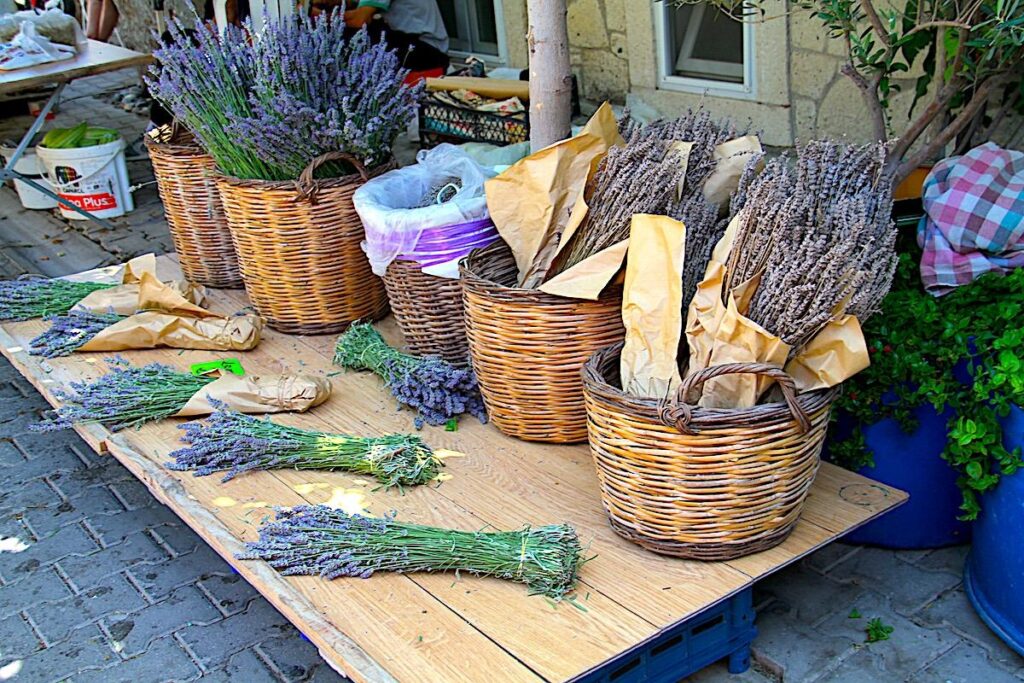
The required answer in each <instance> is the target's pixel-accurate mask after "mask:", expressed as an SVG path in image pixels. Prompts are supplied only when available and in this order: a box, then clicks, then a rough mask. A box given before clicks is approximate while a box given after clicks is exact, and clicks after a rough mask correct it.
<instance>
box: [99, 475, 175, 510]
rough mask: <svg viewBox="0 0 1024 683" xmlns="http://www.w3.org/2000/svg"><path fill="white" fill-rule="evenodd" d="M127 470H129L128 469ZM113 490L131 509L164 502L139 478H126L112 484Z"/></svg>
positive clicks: (123, 503) (158, 504)
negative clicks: (154, 495)
mask: <svg viewBox="0 0 1024 683" xmlns="http://www.w3.org/2000/svg"><path fill="white" fill-rule="evenodd" d="M126 471H127V470H126ZM110 489H111V491H113V492H114V495H115V496H117V498H118V500H120V501H121V504H122V505H124V506H125V507H126V508H127V509H129V510H138V509H140V508H148V507H154V506H162V505H163V504H162V503H161V502H160V501H158V500H157V499H156V498H154V497H153V494H152V493H150V492H149V489H147V488H146V486H145V485H144V484H143V483H142V482H140V481H139V480H138V479H134V478H133V479H125V480H124V481H118V482H115V483H113V484H111V485H110Z"/></svg>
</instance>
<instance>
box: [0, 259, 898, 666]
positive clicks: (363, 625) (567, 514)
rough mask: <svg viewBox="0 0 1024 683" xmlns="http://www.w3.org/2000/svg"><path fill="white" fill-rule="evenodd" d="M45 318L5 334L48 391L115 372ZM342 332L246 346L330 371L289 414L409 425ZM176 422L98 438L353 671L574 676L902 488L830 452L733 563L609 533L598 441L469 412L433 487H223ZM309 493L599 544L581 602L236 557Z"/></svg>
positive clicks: (289, 479) (268, 364) (499, 587)
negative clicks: (755, 549) (57, 345)
mask: <svg viewBox="0 0 1024 683" xmlns="http://www.w3.org/2000/svg"><path fill="white" fill-rule="evenodd" d="M158 271H159V272H160V274H161V276H162V277H165V278H166V277H171V276H173V275H175V274H176V265H175V264H174V262H173V260H171V259H167V258H161V259H160V260H159V263H158ZM211 299H212V300H211V301H210V302H209V303H208V305H209V307H210V308H212V309H214V310H217V311H219V312H222V313H233V312H235V311H238V310H240V309H241V308H244V307H245V306H247V305H248V301H247V299H246V298H245V296H244V294H243V293H241V292H225V291H213V292H211ZM45 327H46V324H44V323H41V322H39V321H30V322H25V323H16V324H9V325H5V326H2V328H0V334H3V335H4V336H0V342H2V343H3V344H2V347H0V348H3V349H5V351H4V353H5V355H7V356H8V357H10V358H11V359H12V362H14V363H15V365H16V366H17V367H18V368H19V369H20V370H21V371H22V372H23V373H25V374H26V376H30V381H33V383H34V384H36V385H37V386H40V387H41V389H42V390H43V393H44V396H46V397H47V399H48V400H51V402H52V401H53V394H52V390H53V387H55V386H66V384H67V382H69V381H72V380H78V379H81V378H94V377H96V376H98V375H99V374H101V373H102V372H104V371H105V370H106V364H105V363H104V362H103V360H102V358H103V354H77V355H75V356H72V357H70V358H65V359H54V360H53V361H40V360H39V359H35V358H31V357H29V356H27V354H26V353H24V351H23V348H24V347H25V346H26V345H27V341H28V340H29V339H31V337H32V336H34V335H35V334H37V333H38V332H40V331H42V330H43V329H45ZM380 327H381V328H382V330H383V331H384V333H385V335H386V336H387V337H388V338H389V339H391V340H393V341H397V340H398V339H399V337H398V336H397V331H396V329H395V326H394V324H393V322H391V321H385V322H384V323H383V324H382V325H381V326H380ZM333 343H334V337H333V336H321V337H291V336H286V335H281V334H279V333H277V332H275V331H273V330H267V331H266V334H265V336H264V340H263V342H262V343H261V345H260V346H259V347H258V348H257V349H255V350H253V351H250V352H247V353H246V354H244V355H243V356H241V358H242V361H243V363H244V365H245V367H246V368H247V370H249V371H250V372H254V373H256V372H264V373H265V372H283V371H292V372H307V373H312V374H321V375H327V376H330V378H331V382H332V384H333V386H334V397H333V398H332V399H331V400H330V401H329V402H327V403H326V404H324V405H322V406H320V407H318V408H317V409H315V410H314V411H312V412H311V413H308V414H305V415H289V414H286V415H280V416H275V417H274V420H275V421H278V422H281V423H284V424H291V425H295V426H301V427H305V428H313V429H322V430H330V431H345V432H351V433H358V434H363V435H373V434H381V433H386V432H394V431H405V432H408V431H410V426H411V422H412V415H411V413H409V412H406V411H402V412H399V411H396V410H395V403H394V401H393V400H392V399H391V397H390V396H389V395H388V394H387V392H386V390H385V389H384V388H383V387H382V385H381V382H380V381H379V380H378V379H377V378H376V377H374V376H372V375H370V374H368V373H350V372H342V371H340V369H338V368H335V367H332V366H331V365H330V358H331V355H332V354H333ZM19 346H20V347H22V348H21V349H19V348H18V347H19ZM7 349H15V350H14V351H9V350H7ZM126 355H128V356H129V357H130V359H131V361H132V362H133V363H134V364H144V363H147V362H152V361H160V362H164V363H167V364H170V365H173V366H176V367H179V368H182V369H185V368H187V367H188V366H189V365H190V364H191V363H194V362H198V361H201V360H209V359H210V358H213V357H216V356H217V355H219V354H215V353H211V352H204V351H183V352H178V351H173V350H156V351H140V352H131V353H130V354H126ZM222 355H238V354H222ZM44 367H45V368H46V369H45V370H44ZM33 376H35V377H36V379H35V380H32V377H33ZM44 380H46V381H44ZM177 422H180V421H177V420H167V421H162V422H160V423H157V424H152V425H147V426H145V427H143V428H142V429H141V430H138V431H131V432H126V433H122V434H119V435H116V436H111V435H109V434H106V433H105V430H102V429H100V430H99V432H98V433H97V434H94V435H93V439H94V440H95V439H102V441H101V443H100V445H102V443H108V444H109V446H110V449H111V452H112V453H113V454H114V455H115V457H118V458H119V459H120V460H121V461H122V462H124V463H125V465H126V466H127V467H128V468H129V469H131V470H132V471H133V473H135V474H136V476H138V477H139V478H140V479H142V480H143V481H145V482H146V483H147V485H148V486H150V488H151V490H152V491H153V492H154V495H155V496H157V497H158V498H159V499H161V500H163V501H165V502H167V503H168V504H169V505H170V506H171V507H172V508H173V509H174V510H175V511H176V512H178V514H179V515H181V516H182V518H183V519H185V520H186V522H187V523H189V524H190V525H191V526H192V527H193V528H195V529H196V531H197V532H198V533H200V535H202V536H203V537H204V538H206V539H207V540H208V541H209V542H210V543H211V545H213V546H214V547H215V548H216V549H217V550H218V552H221V553H222V554H223V555H224V556H225V557H226V559H228V561H229V562H231V563H232V564H233V565H234V566H236V567H237V568H238V569H239V571H240V572H241V573H242V574H243V576H245V577H246V578H247V579H249V580H250V581H251V582H253V584H254V585H255V586H256V587H257V588H258V589H259V590H260V591H261V592H262V593H263V594H264V595H266V596H267V597H268V599H270V600H271V602H273V603H274V604H275V605H276V606H277V607H278V608H279V609H281V611H282V612H283V613H284V614H285V615H286V616H287V617H288V618H289V619H291V620H293V621H294V622H295V623H296V624H297V625H298V626H299V627H300V628H301V629H303V630H304V631H305V632H306V633H307V635H308V636H309V637H310V638H311V639H312V640H313V641H314V642H315V643H316V644H317V646H318V647H320V648H321V649H322V651H323V653H324V655H325V657H327V659H328V660H329V661H332V662H333V663H334V664H335V665H336V666H338V668H339V669H340V670H342V671H343V672H344V673H346V674H347V675H349V676H352V677H354V678H356V679H357V680H388V679H389V678H390V677H393V678H397V679H399V680H438V679H443V680H479V679H481V678H484V677H488V678H491V677H497V678H498V680H537V679H538V676H540V677H542V678H544V679H548V680H564V679H567V678H571V677H573V676H576V675H578V674H581V673H583V672H586V671H589V670H593V669H594V668H596V667H599V666H600V665H601V664H602V663H604V662H606V661H608V660H610V659H613V658H615V657H617V656H618V655H620V654H621V653H623V652H627V651H629V650H630V649H633V648H635V647H637V646H638V645H639V644H641V643H643V642H644V641H646V640H649V639H650V638H653V637H655V636H657V635H658V634H659V633H662V632H664V631H665V630H666V629H668V628H671V627H672V626H674V625H676V624H678V623H680V622H682V621H685V620H686V619H687V618H688V617H690V616H692V615H693V614H695V613H696V612H698V611H700V610H702V609H704V608H706V607H708V606H710V605H713V604H715V603H717V602H719V601H721V600H724V599H726V598H727V597H728V596H729V595H731V594H733V593H735V592H737V591H739V590H741V589H742V588H744V587H746V586H749V585H750V583H751V582H752V580H753V579H754V578H757V577H760V576H764V575H766V574H768V573H770V572H772V571H775V570H777V569H778V568H780V567H782V566H785V565H786V564H788V563H789V562H792V561H794V560H795V559H797V558H799V557H801V556H803V555H804V554H806V553H808V552H811V551H812V550H814V549H816V548H818V547H821V546H822V545H824V544H825V543H827V542H829V541H831V540H833V539H835V538H836V537H838V536H839V535H841V534H842V533H844V532H845V531H847V530H849V529H852V528H854V527H856V526H857V525H859V524H862V523H864V522H866V521H868V520H870V519H872V518H873V517H875V516H877V515H878V514H881V513H882V512H884V511H885V510H888V509H890V508H891V507H893V506H895V505H897V504H899V503H900V502H902V501H903V500H905V498H906V495H905V494H903V493H902V492H898V491H895V490H893V489H890V488H888V487H885V486H882V485H879V484H876V483H874V482H870V481H869V480H866V479H864V478H863V477H859V476H858V475H855V474H853V473H849V472H845V471H843V470H840V469H838V468H835V467H833V466H831V465H827V464H826V465H823V466H822V469H821V472H820V473H819V476H818V479H817V481H816V483H815V486H814V488H813V489H812V493H811V495H810V496H809V498H808V501H807V504H806V507H805V510H804V514H803V516H802V518H801V522H800V524H799V525H798V526H797V528H796V530H795V531H794V533H793V534H792V536H791V537H790V538H789V539H788V540H787V541H786V542H785V543H783V544H782V545H780V546H778V547H777V548H774V549H772V550H769V551H766V552H764V553H759V554H757V555H753V556H750V557H747V558H741V559H740V560H734V561H731V562H718V563H703V562H692V561H684V560H679V559H674V558H666V557H662V556H658V555H655V554H652V553H649V552H647V551H644V550H642V549H641V548H639V547H638V546H636V545H634V544H631V543H629V542H627V541H625V540H623V539H621V538H620V537H619V536H617V535H616V534H615V533H614V532H612V531H611V529H610V527H609V526H608V524H607V521H606V518H605V515H604V512H603V509H602V508H601V505H600V498H599V493H598V488H597V481H596V477H595V476H594V471H593V464H592V461H591V458H590V454H589V450H588V449H587V447H586V446H560V447H559V446H549V445H544V444H530V443H525V442H519V441H516V440H513V439H510V438H507V437H504V436H502V435H500V434H499V433H498V432H497V431H496V430H495V429H494V428H493V427H490V426H485V425H480V424H477V423H476V422H475V421H474V420H472V419H470V418H466V419H463V420H462V421H461V422H460V426H459V429H458V431H457V432H446V431H444V430H443V429H442V428H434V427H427V428H426V429H424V431H423V436H424V438H425V439H426V441H427V442H428V443H429V444H431V445H432V446H433V447H435V448H445V449H449V450H453V451H459V452H462V453H465V454H466V457H458V458H450V459H448V460H447V463H448V466H447V467H446V475H447V476H448V477H449V478H447V480H446V481H444V482H443V483H441V484H440V485H439V486H437V487H434V486H430V487H417V488H415V489H413V490H409V491H406V492H405V494H404V495H402V494H400V493H399V492H397V491H390V492H384V491H374V490H373V489H374V488H375V482H373V481H372V480H368V479H366V478H364V477H359V476H355V475H348V474H343V473H325V472H295V471H278V472H273V473H268V472H261V473H250V474H247V475H244V476H243V477H240V478H239V479H237V480H235V481H232V482H229V483H227V484H221V483H220V482H219V477H216V476H213V477H206V478H196V477H192V476H191V475H190V474H188V473H176V472H171V471H168V470H167V469H166V468H165V467H163V463H164V461H166V459H167V453H169V452H170V451H171V450H173V449H174V448H176V447H177V446H178V444H177V443H176V441H177V436H178V432H177V431H176V429H175V427H176V423H177ZM92 429H99V428H95V427H93V428H92ZM301 502H314V503H315V502H328V503H331V504H335V505H345V506H350V507H353V509H355V510H358V509H363V508H365V509H367V510H369V511H371V512H372V513H375V514H380V513H383V512H385V511H388V510H391V509H397V510H399V511H400V518H401V519H407V520H410V521H417V522H421V523H428V524H437V525H443V526H454V527H459V528H464V529H478V528H482V527H484V526H487V525H491V526H494V527H499V528H514V527H517V526H520V525H522V524H523V523H530V524H546V523H557V522H562V521H568V522H570V523H572V524H573V525H574V526H576V528H577V529H578V530H579V532H580V535H581V539H582V540H583V541H584V543H587V544H588V545H589V548H590V551H591V552H593V553H596V557H595V558H594V559H593V560H592V561H590V562H588V563H587V565H585V567H584V571H583V573H582V584H581V588H580V591H579V601H578V604H579V605H580V606H581V607H582V608H583V609H576V608H575V607H573V606H572V605H569V604H566V603H562V604H560V605H557V606H556V607H552V605H551V604H549V603H548V602H547V601H545V600H543V599H542V598H539V597H532V598H531V597H528V596H527V594H526V590H525V588H524V587H522V586H519V585H516V584H510V583H507V582H502V581H497V580H492V579H481V578H477V577H468V576H463V577H461V578H459V579H457V580H456V579H454V577H453V576H452V575H445V574H439V575H424V574H419V575H412V576H394V575H380V576H375V577H374V578H373V579H371V580H369V581H362V580H357V579H342V580H337V581H332V582H327V581H322V580H320V579H317V578H309V577H303V578H283V577H280V576H278V575H276V574H275V573H274V572H272V571H270V570H269V569H268V568H267V567H266V566H265V565H264V564H263V563H260V562H240V561H238V560H235V559H234V558H233V554H234V553H235V552H237V551H238V549H240V548H241V542H242V541H243V540H247V539H251V538H254V537H255V534H256V528H257V527H258V525H259V522H260V520H261V519H262V518H263V517H265V516H267V515H268V514H269V507H270V506H271V505H272V504H273V505H294V504H298V503H301ZM211 529H212V531H211ZM584 610H585V611H584ZM459 653H467V654H464V655H460V654H459Z"/></svg>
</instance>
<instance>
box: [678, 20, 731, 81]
mask: <svg viewBox="0 0 1024 683" xmlns="http://www.w3.org/2000/svg"><path fill="white" fill-rule="evenodd" d="M667 14H668V16H667V19H668V22H667V24H668V27H669V31H668V32H669V36H668V38H669V39H670V40H671V43H670V47H671V52H670V53H669V54H670V55H671V60H672V61H671V63H672V64H673V65H674V73H675V75H677V76H687V77H690V78H704V79H708V80H714V81H727V82H731V83H742V82H743V57H744V55H743V25H742V24H741V23H740V22H738V21H736V20H735V19H733V18H732V17H730V16H729V15H728V14H726V13H725V12H723V11H722V10H720V9H718V8H716V7H713V6H711V5H707V4H701V5H683V6H681V7H670V8H668V10H667Z"/></svg>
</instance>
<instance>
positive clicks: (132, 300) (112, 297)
mask: <svg viewBox="0 0 1024 683" xmlns="http://www.w3.org/2000/svg"><path fill="white" fill-rule="evenodd" d="M151 277H153V276H151ZM154 279H155V277H154ZM166 284H167V286H169V287H171V288H172V289H173V290H174V291H175V292H177V293H178V294H179V295H181V296H182V297H184V298H185V299H187V300H188V301H190V302H192V303H196V304H201V303H203V301H204V300H205V298H206V290H205V289H204V288H203V287H202V286H200V285H194V284H192V283H191V282H189V281H187V280H172V281H170V282H168V283H166ZM75 308H84V309H86V310H89V311H91V312H93V313H110V312H111V311H113V312H114V313H117V314H118V315H131V314H132V313H135V311H137V310H139V283H138V282H133V283H129V284H124V285H118V286H117V287H111V288H110V289H100V290H97V291H95V292H92V293H91V294H89V295H88V296H86V297H85V298H84V299H82V300H81V301H79V302H78V303H77V304H75Z"/></svg>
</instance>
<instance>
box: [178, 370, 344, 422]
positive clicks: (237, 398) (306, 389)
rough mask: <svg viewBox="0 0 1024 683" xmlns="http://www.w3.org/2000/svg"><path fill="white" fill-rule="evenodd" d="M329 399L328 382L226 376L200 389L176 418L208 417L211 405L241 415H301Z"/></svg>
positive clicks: (307, 377) (311, 378) (297, 377)
mask: <svg viewBox="0 0 1024 683" xmlns="http://www.w3.org/2000/svg"><path fill="white" fill-rule="evenodd" d="M330 395H331V382H330V380H328V379H327V378H326V377H314V376H312V375H265V376H259V375H245V376H244V377H238V376H237V375H225V376H223V377H220V378H218V379H216V380H214V381H213V382H210V383H209V384H207V385H206V386H205V387H203V388H202V389H200V390H199V391H198V392H196V394H195V395H194V396H193V397H192V398H190V399H189V400H188V403H186V404H185V406H184V407H183V408H182V409H181V410H179V411H178V412H177V413H176V415H177V416H179V417H191V416H194V415H209V414H210V413H212V412H214V411H215V410H216V406H214V405H213V403H214V402H220V403H223V404H225V405H226V406H227V407H228V408H230V409H232V410H237V411H239V412H242V413H250V414H260V413H283V412H296V413H303V412H305V411H307V410H309V409H310V408H313V407H315V406H318V405H320V404H321V403H323V402H324V401H326V400H327V399H328V397H329V396H330Z"/></svg>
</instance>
